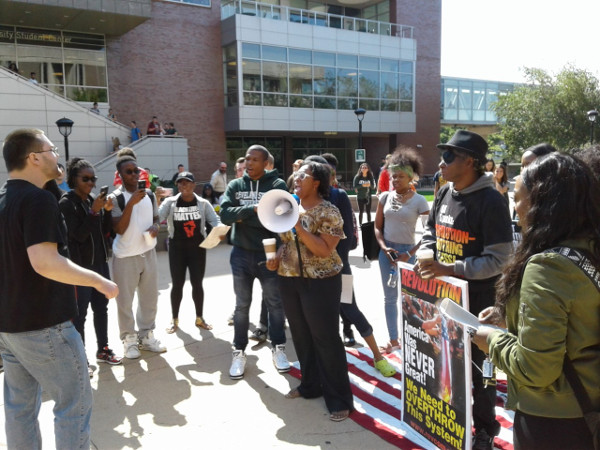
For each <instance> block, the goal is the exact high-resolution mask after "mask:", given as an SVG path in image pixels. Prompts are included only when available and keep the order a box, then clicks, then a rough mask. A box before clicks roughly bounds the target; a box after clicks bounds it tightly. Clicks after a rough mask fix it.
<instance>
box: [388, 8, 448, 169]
mask: <svg viewBox="0 0 600 450" xmlns="http://www.w3.org/2000/svg"><path fill="white" fill-rule="evenodd" d="M390 21H391V22H395V23H400V24H402V25H411V26H414V27H415V34H414V37H415V39H416V40H417V67H416V91H415V108H416V109H415V111H416V115H417V128H416V133H401V134H398V135H397V136H396V142H395V144H396V145H400V144H404V145H410V146H411V147H417V145H421V146H422V150H421V152H422V155H423V162H424V164H425V169H424V172H425V173H426V174H433V173H435V171H436V170H437V164H438V163H439V151H438V150H437V149H436V147H435V145H436V144H438V143H439V138H440V105H441V99H440V85H441V76H440V71H441V32H442V4H441V0H421V1H414V0H396V1H392V2H391V3H390ZM393 141H394V140H393V139H391V140H390V144H391V146H392V148H393V143H394V142H393Z"/></svg>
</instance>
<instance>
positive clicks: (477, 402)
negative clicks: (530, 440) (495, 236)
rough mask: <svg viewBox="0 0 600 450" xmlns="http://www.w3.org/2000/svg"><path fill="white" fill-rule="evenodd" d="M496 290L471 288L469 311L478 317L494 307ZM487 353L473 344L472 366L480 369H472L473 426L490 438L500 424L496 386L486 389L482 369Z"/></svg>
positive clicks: (491, 286)
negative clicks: (497, 418) (497, 414)
mask: <svg viewBox="0 0 600 450" xmlns="http://www.w3.org/2000/svg"><path fill="white" fill-rule="evenodd" d="M495 295H496V289H495V288H494V285H493V284H491V285H490V286H488V287H484V288H482V287H477V288H473V287H471V286H470V287H469V311H471V313H472V314H474V315H475V316H477V315H478V314H479V313H480V312H481V310H483V309H484V308H487V307H488V306H493V304H494V298H495ZM485 357H486V356H485V353H483V352H482V351H481V350H479V348H478V347H477V346H476V345H474V344H471V360H472V364H474V365H476V366H477V367H478V368H479V369H477V368H475V367H471V373H472V377H473V426H474V427H475V430H480V429H482V428H483V429H485V430H486V431H487V433H488V434H489V435H490V436H493V435H496V434H497V432H498V431H499V429H500V424H499V423H498V422H497V421H496V386H489V387H485V386H484V384H483V374H482V373H481V368H482V367H483V361H484V360H485Z"/></svg>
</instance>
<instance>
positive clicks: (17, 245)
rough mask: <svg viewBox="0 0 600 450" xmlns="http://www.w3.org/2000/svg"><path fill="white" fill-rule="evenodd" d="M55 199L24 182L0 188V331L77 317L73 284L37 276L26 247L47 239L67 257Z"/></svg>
mask: <svg viewBox="0 0 600 450" xmlns="http://www.w3.org/2000/svg"><path fill="white" fill-rule="evenodd" d="M66 236H67V233H66V228H65V225H64V221H63V219H62V215H61V214H60V210H59V208H58V202H57V200H56V198H55V197H54V196H53V195H52V194H51V193H50V192H47V191H44V190H43V189H39V188H38V187H36V186H34V185H33V184H31V183H29V182H28V181H25V180H8V181H7V182H6V183H5V184H4V185H3V186H2V187H1V188H0V332H8V333H18V332H24V331H33V330H39V329H42V328H48V327H51V326H54V325H57V324H59V323H62V322H65V321H67V320H71V319H73V318H74V317H75V316H76V315H77V304H76V301H75V288H74V287H73V286H70V285H67V284H63V283H59V282H56V281H53V280H50V279H48V278H45V277H43V276H41V275H39V274H38V273H37V272H36V271H35V270H34V269H33V267H32V266H31V262H30V261H29V256H28V254H27V248H28V247H31V246H33V245H36V244H41V243H44V242H50V243H54V244H56V245H57V249H58V253H59V254H60V255H62V256H65V257H67V256H68V250H67V239H66Z"/></svg>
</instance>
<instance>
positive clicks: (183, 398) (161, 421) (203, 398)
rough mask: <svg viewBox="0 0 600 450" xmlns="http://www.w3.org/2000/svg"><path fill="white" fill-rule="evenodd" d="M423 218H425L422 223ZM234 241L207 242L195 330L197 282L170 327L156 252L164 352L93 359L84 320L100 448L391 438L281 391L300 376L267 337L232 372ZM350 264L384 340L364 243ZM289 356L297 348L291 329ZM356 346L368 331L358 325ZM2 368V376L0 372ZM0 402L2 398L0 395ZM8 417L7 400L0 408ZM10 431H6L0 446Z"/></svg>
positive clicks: (255, 310)
mask: <svg viewBox="0 0 600 450" xmlns="http://www.w3.org/2000/svg"><path fill="white" fill-rule="evenodd" d="M419 226H420V224H419ZM230 251H231V246H229V245H227V244H225V243H221V244H220V245H219V246H218V247H217V248H215V249H212V250H209V251H208V255H207V272H206V276H205V279H204V289H205V307H204V318H205V319H206V321H207V322H208V323H210V324H211V325H213V327H214V329H213V330H211V331H204V330H203V331H201V332H200V331H198V329H197V328H196V327H195V326H194V321H195V312H194V307H193V302H192V300H191V287H190V285H189V283H186V286H185V290H184V300H183V302H182V305H181V312H180V315H179V319H180V329H179V330H178V331H177V332H176V333H175V334H172V335H169V334H167V333H166V332H165V329H166V328H167V326H168V325H169V322H170V318H171V306H170V297H169V293H170V280H171V278H170V275H169V267H168V255H167V253H166V252H158V260H159V270H160V275H159V280H158V285H159V290H160V297H159V306H158V316H157V324H156V332H155V334H156V337H157V338H159V339H160V340H161V341H162V342H163V343H164V344H165V345H166V347H167V349H168V351H167V352H166V353H162V354H154V353H150V352H146V351H142V357H141V358H140V359H137V360H127V359H126V360H124V363H123V365H120V366H108V365H106V364H97V363H96V362H95V351H96V345H95V333H94V330H93V325H92V312H91V309H90V311H89V312H88V320H87V322H86V336H87V338H88V342H87V348H86V350H87V355H88V358H89V359H90V363H92V364H93V366H95V367H96V368H97V370H96V373H95V375H94V378H93V379H92V388H93V391H94V410H93V416H92V444H93V447H94V448H98V449H137V448H144V449H168V448H173V449H175V448H176V449H198V448H208V449H236V448H239V449H259V448H260V449H274V448H277V449H283V448H323V449H374V448H377V449H378V450H384V449H389V448H395V447H392V446H391V445H390V444H388V443H387V442H385V441H383V440H382V439H380V438H379V437H377V436H376V435H375V434H373V433H371V432H369V431H367V430H366V429H364V428H363V427H361V426H360V425H358V424H356V423H355V422H354V421H352V420H346V421H344V422H341V423H334V422H332V421H330V420H329V419H328V415H329V414H328V412H327V410H326V408H325V404H324V401H323V400H322V399H313V400H305V399H295V400H290V399H286V398H285V397H284V395H285V393H287V392H288V391H289V390H290V388H292V387H294V386H296V385H297V384H298V380H297V379H295V378H294V377H292V376H291V375H289V374H284V375H281V374H279V373H277V371H276V369H275V368H274V366H273V363H272V361H271V350H270V346H269V345H268V344H259V345H255V346H253V344H255V343H254V342H253V341H250V344H249V346H248V348H247V350H246V351H247V356H248V363H247V366H246V374H245V376H244V378H243V379H242V380H240V381H232V380H230V379H229V375H228V372H229V365H230V363H231V342H232V339H233V327H232V326H228V325H227V318H228V317H229V315H230V314H231V313H232V312H233V308H234V303H235V300H234V294H233V285H232V278H231V275H230V273H231V272H230V266H229V253H230ZM350 263H351V264H352V270H353V273H354V278H355V280H354V287H355V292H356V298H357V301H358V305H359V307H360V309H361V310H362V311H363V312H364V313H365V316H366V317H367V319H368V320H369V321H370V322H371V324H372V325H373V328H374V330H375V333H374V334H375V337H376V338H377V340H378V342H380V343H382V344H383V343H385V342H386V340H387V329H386V326H385V317H384V310H383V293H382V288H381V281H380V275H379V267H378V264H377V262H371V263H369V262H367V263H365V262H363V260H362V248H361V247H359V248H358V249H356V250H353V251H352V252H351V254H350ZM260 295H261V294H260V285H259V284H258V282H257V283H255V289H254V300H253V302H252V309H251V312H250V320H251V325H250V328H251V330H253V329H254V325H253V324H257V323H258V317H259V311H260ZM287 335H288V344H287V355H288V357H289V359H290V361H296V360H297V358H296V354H295V352H294V346H293V343H292V339H291V336H290V334H289V330H287ZM355 336H356V339H357V342H358V343H359V345H362V344H363V341H362V339H361V338H360V336H359V335H358V333H357V332H356V331H355ZM109 343H110V346H111V347H112V348H113V349H114V350H115V353H117V354H118V355H122V354H123V346H122V344H121V342H120V340H119V333H118V326H117V314H116V305H115V303H114V300H113V301H111V302H110V305H109ZM2 377H3V375H0V378H2ZM0 401H1V402H2V403H4V401H3V397H0ZM52 406H53V403H52V402H51V401H48V400H45V401H44V402H43V405H42V411H41V413H40V422H41V428H42V435H43V440H44V448H54V435H53V424H52ZM0 420H1V421H2V422H4V409H3V408H0ZM5 446H6V437H5V435H4V433H0V447H5Z"/></svg>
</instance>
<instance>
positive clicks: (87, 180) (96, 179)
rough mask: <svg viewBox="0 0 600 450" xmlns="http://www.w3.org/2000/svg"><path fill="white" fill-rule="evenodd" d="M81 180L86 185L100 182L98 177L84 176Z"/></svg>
mask: <svg viewBox="0 0 600 450" xmlns="http://www.w3.org/2000/svg"><path fill="white" fill-rule="evenodd" d="M79 178H81V181H83V182H84V183H89V182H90V181H92V182H94V183H95V182H96V181H98V177H96V176H94V177H86V176H83V177H79Z"/></svg>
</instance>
